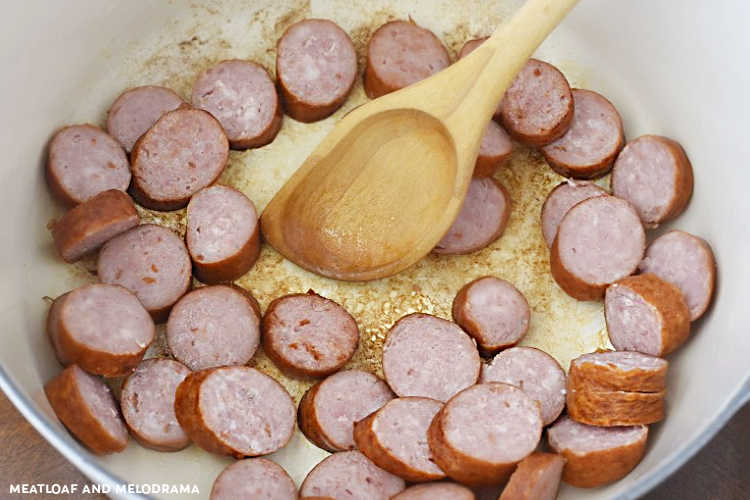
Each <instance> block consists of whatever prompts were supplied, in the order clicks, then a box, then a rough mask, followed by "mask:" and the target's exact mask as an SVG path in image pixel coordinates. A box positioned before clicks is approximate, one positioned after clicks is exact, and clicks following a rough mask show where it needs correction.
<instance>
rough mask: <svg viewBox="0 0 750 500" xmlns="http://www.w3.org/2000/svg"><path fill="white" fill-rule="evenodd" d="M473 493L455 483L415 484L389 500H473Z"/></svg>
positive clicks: (474, 497)
mask: <svg viewBox="0 0 750 500" xmlns="http://www.w3.org/2000/svg"><path fill="white" fill-rule="evenodd" d="M475 499H476V496H474V492H473V491H471V490H470V489H469V488H467V487H466V486H461V485H460V484H456V483H448V482H440V483H429V484H417V485H414V486H411V487H409V488H406V489H405V490H404V491H402V492H401V493H399V494H398V495H396V496H395V497H391V500H475Z"/></svg>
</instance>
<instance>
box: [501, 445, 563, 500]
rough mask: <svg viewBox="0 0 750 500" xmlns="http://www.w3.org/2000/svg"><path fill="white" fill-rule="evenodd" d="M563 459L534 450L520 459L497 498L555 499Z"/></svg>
mask: <svg viewBox="0 0 750 500" xmlns="http://www.w3.org/2000/svg"><path fill="white" fill-rule="evenodd" d="M564 465H565V459H564V458H563V457H562V456H560V455H558V454H556V453H541V452H534V453H532V454H531V455H529V456H528V457H526V458H524V459H523V460H521V462H520V463H519V464H518V467H516V470H515V471H514V472H513V474H512V475H511V476H510V480H509V481H508V484H507V485H506V486H505V488H504V489H503V493H502V494H501V495H500V498H499V499H498V500H555V499H556V498H557V490H558V489H559V488H560V477H561V476H562V471H563V466H564Z"/></svg>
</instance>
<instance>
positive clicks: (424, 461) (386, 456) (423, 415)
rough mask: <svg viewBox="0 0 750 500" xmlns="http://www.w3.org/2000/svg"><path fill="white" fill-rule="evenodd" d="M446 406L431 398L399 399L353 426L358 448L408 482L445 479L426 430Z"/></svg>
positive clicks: (378, 464)
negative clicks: (429, 443)
mask: <svg viewBox="0 0 750 500" xmlns="http://www.w3.org/2000/svg"><path fill="white" fill-rule="evenodd" d="M442 407H443V403H441V402H440V401H436V400H434V399H430V398H416V397H407V398H396V399H392V400H391V401H389V402H387V403H386V404H385V405H384V406H383V407H382V408H380V409H379V410H377V411H375V412H373V413H372V414H370V415H369V416H368V417H367V418H365V419H363V420H360V421H359V422H357V423H356V424H354V441H355V442H356V443H357V449H359V451H361V452H362V453H364V454H365V455H366V456H367V458H369V459H370V460H372V461H373V463H374V464H375V465H377V466H378V467H380V468H382V469H385V470H387V471H388V472H390V473H391V474H396V475H397V476H399V477H401V478H404V479H405V480H407V481H410V482H413V483H418V482H422V481H434V480H436V479H443V478H444V477H445V473H444V472H443V471H442V470H440V467H438V466H437V465H435V462H434V460H433V458H432V453H430V448H429V446H427V429H428V428H429V427H430V423H431V422H432V419H433V417H434V416H435V414H436V413H437V412H438V411H439V410H440V408H442Z"/></svg>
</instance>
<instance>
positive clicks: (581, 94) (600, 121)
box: [542, 89, 625, 179]
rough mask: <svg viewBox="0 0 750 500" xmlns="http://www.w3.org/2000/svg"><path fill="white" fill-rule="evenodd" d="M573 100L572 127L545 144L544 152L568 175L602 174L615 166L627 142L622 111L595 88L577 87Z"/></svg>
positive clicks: (583, 176) (552, 163) (561, 172)
mask: <svg viewBox="0 0 750 500" xmlns="http://www.w3.org/2000/svg"><path fill="white" fill-rule="evenodd" d="M573 101H574V106H575V112H574V113H573V121H572V122H571V123H570V128H569V129H568V131H567V132H566V133H565V135H563V136H562V137H561V138H559V139H558V140H556V141H554V142H551V143H550V144H547V145H546V146H544V147H542V154H544V158H545V159H546V160H547V163H549V165H550V167H552V169H553V170H555V171H556V172H557V173H558V174H560V175H564V176H565V177H573V178H575V179H592V178H594V177H600V176H602V175H604V174H606V173H607V172H609V170H610V169H611V168H612V163H613V162H614V161H615V157H616V156H617V153H619V152H620V150H621V149H622V146H623V144H624V142H625V136H624V135H623V132H622V120H621V119H620V114H619V113H618V112H617V110H616V109H615V107H614V106H613V105H612V103H611V102H609V101H608V100H607V99H605V98H604V97H603V96H601V95H600V94H597V93H596V92H593V91H591V90H583V89H574V90H573Z"/></svg>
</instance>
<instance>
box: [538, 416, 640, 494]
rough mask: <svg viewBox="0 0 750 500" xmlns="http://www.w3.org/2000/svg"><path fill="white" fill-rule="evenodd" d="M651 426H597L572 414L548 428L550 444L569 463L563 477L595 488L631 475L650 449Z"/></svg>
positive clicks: (578, 484)
mask: <svg viewBox="0 0 750 500" xmlns="http://www.w3.org/2000/svg"><path fill="white" fill-rule="evenodd" d="M647 438H648V427H646V426H645V425H637V426H631V427H594V426H592V425H585V424H580V423H578V422H575V421H574V420H571V419H570V418H568V417H563V418H561V419H560V420H558V421H557V422H556V423H555V425H553V426H552V427H550V428H549V430H547V439H548V440H549V444H550V446H551V447H552V449H554V450H555V451H556V452H557V453H560V454H561V455H562V456H563V457H564V458H565V459H566V460H567V463H566V464H565V467H564V468H563V476H562V479H563V481H565V482H566V483H568V484H570V485H573V486H578V487H579V488H595V487H597V486H602V485H604V484H607V483H611V482H613V481H617V480H618V479H622V478H623V477H625V476H627V475H628V473H629V472H630V471H631V470H633V469H634V468H635V466H636V465H638V462H640V461H641V458H643V453H644V452H645V451H646V439H647Z"/></svg>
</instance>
